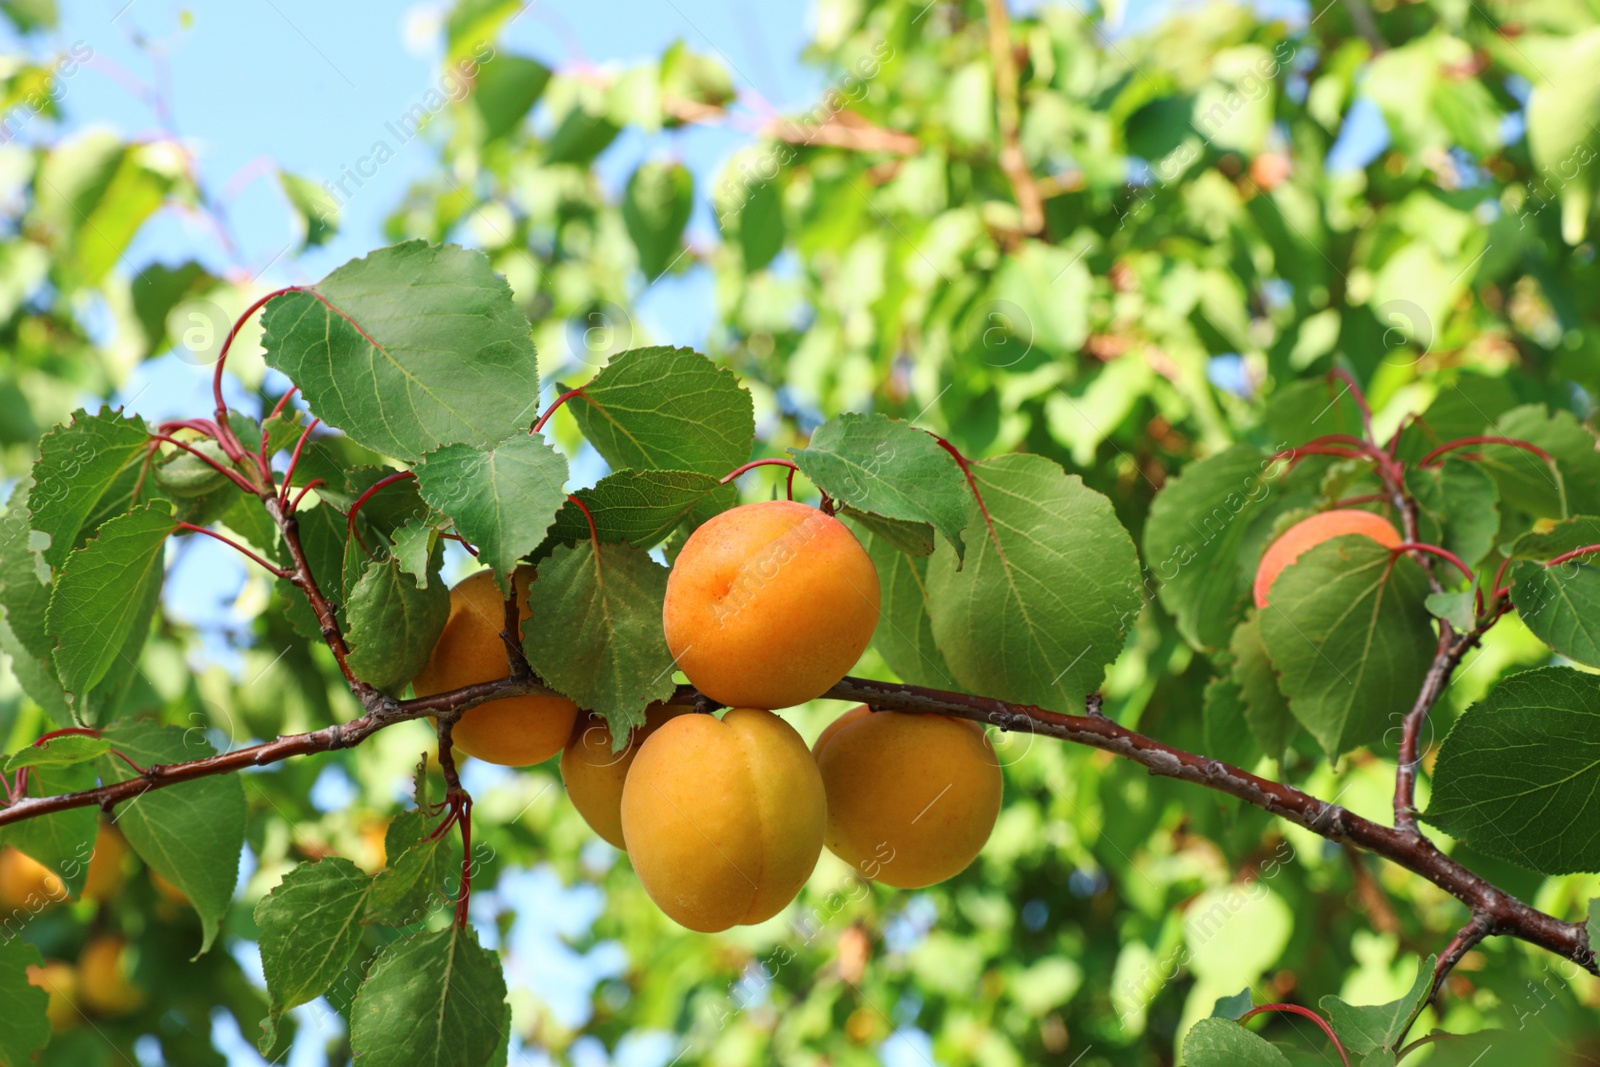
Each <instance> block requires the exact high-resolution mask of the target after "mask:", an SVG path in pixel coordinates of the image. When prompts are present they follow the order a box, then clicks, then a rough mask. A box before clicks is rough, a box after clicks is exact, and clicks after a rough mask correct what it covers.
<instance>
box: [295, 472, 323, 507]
mask: <svg viewBox="0 0 1600 1067" xmlns="http://www.w3.org/2000/svg"><path fill="white" fill-rule="evenodd" d="M325 484H327V483H326V482H324V481H323V480H322V479H321V478H313V479H311V480H310V481H309V482H307V483H306V484H305V485H302V486H301V487H300V491H299V492H298V493H296V494H295V495H294V500H293V501H291V502H290V504H289V514H291V515H293V514H294V513H295V512H297V511H299V510H300V501H302V500H304V499H305V498H306V494H307V493H309V492H311V490H313V489H315V488H316V487H317V486H319V485H325Z"/></svg>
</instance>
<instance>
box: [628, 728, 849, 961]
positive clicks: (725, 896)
mask: <svg viewBox="0 0 1600 1067" xmlns="http://www.w3.org/2000/svg"><path fill="white" fill-rule="evenodd" d="M826 820H827V810H826V800H825V798H824V796H823V791H822V778H821V777H820V776H819V775H818V774H817V767H816V764H815V763H814V762H813V761H812V759H811V757H810V755H809V754H808V753H807V752H806V744H805V742H804V741H803V740H801V738H800V735H799V734H798V733H796V732H795V729H794V727H792V726H790V725H789V724H788V723H786V722H784V721H783V720H782V719H780V718H778V717H777V716H776V715H774V714H772V713H771V712H770V711H760V710H757V709H755V708H734V709H732V710H731V711H729V712H728V713H727V714H726V715H724V716H723V717H722V718H721V719H720V720H718V719H717V718H716V717H714V716H711V715H678V716H676V717H674V718H671V719H668V720H667V721H666V722H665V723H663V724H662V725H661V726H660V727H659V728H658V729H657V730H656V731H655V733H654V734H652V735H651V736H650V737H649V739H648V740H646V741H645V743H644V744H643V745H641V746H639V752H638V754H637V755H635V756H634V760H633V766H632V768H630V769H629V771H628V778H627V782H626V784H625V785H624V786H623V788H622V836H623V840H624V841H625V842H626V844H627V849H628V855H629V857H630V858H631V859H632V860H633V869H634V872H635V873H636V874H638V876H639V881H640V882H641V883H642V884H643V885H644V889H645V892H646V893H648V894H650V899H651V900H654V901H655V902H656V906H657V907H659V908H660V909H661V910H662V911H664V912H666V914H667V916H668V917H669V918H671V919H673V920H675V921H676V922H678V923H680V924H682V925H683V926H687V927H688V928H689V929H691V930H698V931H700V932H702V933H715V932H716V931H719V930H726V929H728V928H729V927H730V926H736V925H739V924H747V923H758V922H762V921H764V920H766V919H770V918H771V917H772V916H774V915H776V914H777V913H778V912H780V911H782V910H783V908H784V907H785V906H786V905H787V904H788V903H789V902H790V901H792V900H793V899H794V898H795V896H796V895H797V894H799V892H800V887H801V886H803V885H804V884H805V881H806V879H807V878H809V877H810V876H811V871H812V869H813V868H814V867H815V866H816V864H817V857H818V856H819V855H821V854H822V830H823V824H824V823H825V822H826Z"/></svg>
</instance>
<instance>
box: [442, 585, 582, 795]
mask: <svg viewBox="0 0 1600 1067" xmlns="http://www.w3.org/2000/svg"><path fill="white" fill-rule="evenodd" d="M532 580H533V569H532V568H530V567H519V568H517V572H516V575H515V576H514V578H513V582H514V584H515V586H516V589H517V597H518V599H519V600H520V601H521V605H522V615H521V617H522V618H523V619H526V618H527V617H528V616H529V615H530V614H532V608H531V607H530V606H529V603H528V583H529V582H531V581H532ZM505 617H506V616H505V602H504V600H502V599H501V596H500V589H499V587H498V586H496V585H495V584H494V576H493V575H492V574H491V573H490V572H489V571H486V570H485V571H479V572H477V573H476V574H471V575H468V576H467V577H466V578H464V579H462V580H461V581H460V582H458V583H457V584H456V587H455V588H454V589H452V590H450V617H449V619H448V620H446V622H445V624H444V630H443V632H442V633H440V634H439V640H438V642H437V643H435V644H434V646H433V653H432V654H431V655H430V656H429V657H428V663H427V666H425V667H423V668H422V672H421V673H420V674H418V675H417V676H416V678H415V679H413V680H412V682H411V687H412V689H413V690H415V691H416V694H417V696H419V697H426V696H433V695H435V694H437V693H447V692H449V691H450V690H452V689H460V688H461V687H462V686H467V685H474V684H476V683H478V682H492V681H495V680H497V679H500V678H504V677H505V676H506V675H507V674H509V673H510V672H511V665H510V661H509V660H508V659H507V658H506V646H505V642H503V641H502V640H501V639H500V630H501V628H502V627H503V626H504V624H505ZM517 637H518V638H519V639H520V638H521V637H522V633H521V626H520V625H519V626H518V632H517ZM577 715H578V705H576V704H574V703H573V702H572V701H570V700H568V699H567V698H566V697H558V696H533V695H530V696H521V697H505V698H503V699H500V700H491V701H489V702H488V703H487V704H479V705H478V706H477V707H475V708H469V709H468V710H467V711H466V712H464V713H463V714H462V716H461V718H459V719H457V720H456V725H455V729H454V730H452V731H451V734H450V738H451V740H452V741H453V742H454V743H455V747H456V748H458V749H460V750H461V751H462V752H465V753H466V754H467V755H469V756H476V757H477V758H478V759H481V760H483V761H484V762H486V763H498V764H501V765H503V766H506V767H526V766H528V765H530V764H534V763H543V762H544V761H545V760H547V759H549V758H550V757H551V756H553V755H555V754H556V753H557V752H560V751H561V746H562V745H564V744H566V743H567V738H568V737H569V736H570V735H571V733H572V722H573V720H574V719H575V718H577Z"/></svg>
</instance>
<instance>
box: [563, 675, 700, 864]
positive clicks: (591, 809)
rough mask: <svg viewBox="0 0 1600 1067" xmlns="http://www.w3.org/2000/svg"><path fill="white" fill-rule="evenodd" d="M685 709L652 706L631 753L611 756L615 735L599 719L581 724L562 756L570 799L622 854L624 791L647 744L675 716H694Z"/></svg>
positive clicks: (631, 739)
mask: <svg viewBox="0 0 1600 1067" xmlns="http://www.w3.org/2000/svg"><path fill="white" fill-rule="evenodd" d="M692 710H693V709H692V708H687V707H684V706H683V705H681V704H651V705H650V706H649V707H648V708H646V709H645V713H644V725H643V726H641V727H638V728H637V729H635V730H634V731H633V736H631V737H629V738H628V747H627V748H624V749H623V750H622V751H621V752H612V751H611V729H610V727H608V726H606V721H605V720H604V719H602V718H601V717H600V716H598V715H586V716H584V717H583V718H580V719H579V720H578V722H577V725H575V726H574V727H573V728H572V737H571V739H570V740H568V741H567V747H566V749H565V750H564V751H563V752H562V753H561V781H562V782H563V783H565V784H566V787H567V796H568V797H570V798H571V799H572V806H573V807H575V808H577V809H578V814H579V815H582V816H583V821H584V822H586V823H588V824H589V828H590V829H591V830H593V831H594V832H595V833H597V834H599V835H600V836H601V837H603V838H605V839H606V840H607V841H609V842H611V844H613V845H615V846H617V847H618V848H625V847H626V846H625V845H624V844H623V841H622V787H623V784H624V783H625V782H626V781H627V778H628V769H629V768H631V767H632V766H633V758H634V756H636V755H637V754H638V752H639V748H640V746H641V745H643V744H644V742H645V740H646V739H647V738H648V737H649V736H650V735H651V734H653V733H655V732H656V731H657V730H659V729H660V728H661V725H662V724H663V723H665V722H667V721H668V720H669V719H672V718H673V717H675V716H678V715H682V714H684V713H685V712H688V711H692Z"/></svg>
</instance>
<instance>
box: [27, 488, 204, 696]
mask: <svg viewBox="0 0 1600 1067" xmlns="http://www.w3.org/2000/svg"><path fill="white" fill-rule="evenodd" d="M172 529H173V525H172V515H171V513H170V512H169V511H168V510H167V506H166V504H165V503H155V504H150V505H147V506H146V507H143V508H141V509H139V510H138V511H135V512H132V513H131V514H128V515H122V516H119V517H118V518H115V519H112V520H111V521H109V522H107V523H105V524H104V525H103V526H101V527H100V529H99V531H98V533H97V535H96V536H95V537H94V538H93V539H92V540H90V541H89V543H88V544H86V545H84V546H83V547H82V548H80V549H78V550H76V551H75V552H73V553H72V555H71V557H70V558H69V559H67V561H66V564H65V565H64V566H63V567H62V568H61V576H60V577H59V578H58V579H57V580H56V584H55V589H54V591H53V592H52V593H51V594H50V610H49V613H48V614H47V616H46V623H47V625H48V627H49V630H50V632H51V633H52V634H54V635H55V636H56V638H57V640H58V642H59V643H58V644H57V646H56V651H55V665H56V672H57V673H58V674H59V675H60V676H61V684H62V686H63V687H64V688H65V689H66V690H67V691H68V692H69V693H76V694H79V695H82V694H84V693H87V692H88V691H89V690H90V689H91V688H92V687H93V686H94V684H95V683H96V682H98V681H100V679H102V678H104V677H105V676H106V672H107V671H108V670H110V669H111V666H112V664H113V663H115V662H117V660H118V658H119V657H120V658H121V659H122V660H123V662H124V663H125V664H126V665H127V666H128V668H129V669H130V670H131V669H133V665H134V663H136V662H137V660H138V648H139V647H140V646H142V645H143V644H144V640H145V637H146V631H147V630H148V628H149V625H150V618H151V611H150V608H151V607H152V601H153V599H154V597H153V595H152V594H159V592H160V589H161V578H162V569H161V562H162V549H163V548H164V547H165V545H166V541H167V535H168V534H170V533H171V532H172ZM134 639H136V641H135V640H134ZM130 642H132V643H133V645H134V647H133V652H132V654H131V655H130V653H129V649H128V645H129V644H130Z"/></svg>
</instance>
